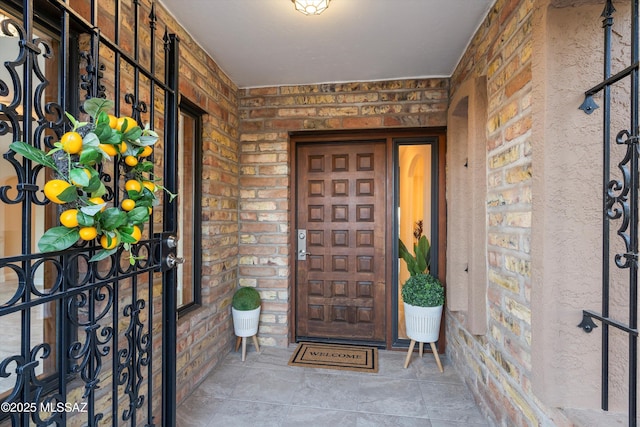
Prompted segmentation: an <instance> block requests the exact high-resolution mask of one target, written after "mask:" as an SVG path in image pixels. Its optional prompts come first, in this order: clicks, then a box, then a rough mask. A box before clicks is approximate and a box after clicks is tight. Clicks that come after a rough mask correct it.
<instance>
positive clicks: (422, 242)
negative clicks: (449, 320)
mask: <svg viewBox="0 0 640 427" xmlns="http://www.w3.org/2000/svg"><path fill="white" fill-rule="evenodd" d="M414 253H415V255H412V254H411V253H409V251H408V250H407V248H406V246H405V245H404V244H403V243H402V241H401V240H399V254H400V257H401V258H402V259H404V260H405V262H406V263H407V268H408V270H409V274H410V275H411V276H410V277H409V279H407V281H406V282H405V283H404V284H403V285H402V291H401V293H402V301H403V303H404V318H405V327H406V332H407V336H408V337H409V338H410V339H411V344H410V345H409V352H408V354H407V358H406V359H405V363H404V367H405V368H406V367H407V366H409V361H410V360H411V354H412V353H413V348H414V346H415V344H416V341H417V342H419V343H420V344H419V347H420V356H422V346H423V343H425V342H427V343H429V344H430V346H431V350H432V351H433V355H434V357H435V359H436V363H437V364H438V368H439V369H440V372H443V369H442V364H441V363H440V357H439V356H438V351H437V349H436V346H435V342H436V341H438V335H439V332H440V321H441V319H442V308H443V306H444V287H443V286H442V283H441V282H440V280H438V278H437V277H435V276H433V275H431V274H429V273H428V272H427V271H428V270H429V265H430V263H429V258H430V253H431V248H430V246H429V240H428V239H427V238H426V236H422V237H420V239H419V240H418V242H417V243H416V244H415V245H414Z"/></svg>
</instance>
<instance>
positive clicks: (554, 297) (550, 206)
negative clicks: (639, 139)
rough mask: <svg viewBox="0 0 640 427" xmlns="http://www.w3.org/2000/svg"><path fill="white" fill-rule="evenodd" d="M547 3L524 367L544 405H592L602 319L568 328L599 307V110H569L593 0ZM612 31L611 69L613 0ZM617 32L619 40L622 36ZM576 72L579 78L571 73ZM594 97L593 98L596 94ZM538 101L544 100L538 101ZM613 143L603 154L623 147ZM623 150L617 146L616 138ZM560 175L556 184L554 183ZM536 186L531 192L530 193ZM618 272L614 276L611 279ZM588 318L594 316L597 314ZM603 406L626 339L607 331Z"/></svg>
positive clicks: (619, 300) (590, 54)
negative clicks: (529, 364)
mask: <svg viewBox="0 0 640 427" xmlns="http://www.w3.org/2000/svg"><path fill="white" fill-rule="evenodd" d="M556 6H560V7H554V6H551V7H549V8H548V9H547V10H546V16H545V17H543V18H542V23H543V25H541V26H540V27H539V32H536V41H537V40H541V43H543V44H544V46H546V48H547V50H546V55H545V56H544V57H540V60H539V62H538V61H536V62H535V67H534V70H536V71H535V73H534V79H537V78H539V79H540V82H541V85H543V86H544V87H545V88H546V90H545V91H544V92H542V91H541V93H540V94H539V95H538V94H537V95H536V98H535V99H536V100H537V99H540V100H541V102H540V103H537V102H536V103H535V105H536V106H537V108H536V110H535V112H534V123H538V122H539V123H540V126H536V127H535V129H536V132H535V139H536V140H538V138H539V140H540V141H541V144H537V145H535V146H534V164H535V165H539V169H540V170H541V173H540V174H535V175H534V176H535V179H534V222H533V226H534V228H535V229H536V230H539V233H536V234H535V237H534V242H533V244H532V249H533V257H534V259H535V260H536V261H535V262H534V265H533V273H534V276H533V288H534V292H533V313H534V318H533V319H534V329H533V332H534V333H533V340H532V344H533V345H534V348H535V349H537V350H539V351H536V352H534V353H533V368H534V370H535V371H536V372H538V371H540V372H544V374H543V375H540V376H539V377H537V378H536V380H535V381H534V382H533V385H534V391H535V392H536V393H537V394H538V395H540V396H543V397H544V400H545V401H546V402H548V403H549V404H550V405H554V406H559V407H564V408H590V409H593V408H598V407H599V406H600V359H601V358H600V348H601V331H602V328H601V327H600V328H598V329H596V330H595V331H594V332H593V333H591V334H586V333H584V332H582V330H580V329H577V328H576V324H577V323H579V322H580V320H581V319H582V314H581V312H582V310H583V309H590V310H593V311H596V312H601V294H602V291H601V277H602V273H601V271H602V255H601V253H602V252H601V247H602V236H601V234H602V231H601V230H602V188H603V183H602V152H603V150H602V109H598V110H596V111H595V112H594V113H593V114H592V115H587V114H585V113H583V112H582V111H580V110H577V109H576V106H579V105H580V104H581V103H582V101H583V99H584V95H583V93H584V91H585V90H586V89H589V88H590V87H592V86H594V85H595V84H596V83H599V82H600V81H601V80H602V73H603V71H602V62H603V53H602V52H603V41H602V34H603V32H602V18H601V17H600V13H601V12H602V9H603V5H602V4H595V5H590V4H585V5H581V6H579V7H562V6H564V5H562V4H560V5H556ZM616 8H617V9H618V10H617V12H616V13H615V15H614V17H615V18H616V19H615V25H614V37H613V52H614V56H615V57H614V60H613V68H614V69H613V72H616V71H620V70H621V69H622V68H623V67H624V66H626V65H625V64H628V63H629V59H628V58H629V49H628V46H627V44H628V40H629V39H628V28H629V21H628V19H626V18H625V17H628V16H629V8H628V5H627V4H626V2H622V3H616ZM625 39H626V41H625ZM576 76H580V78H576ZM612 97H613V109H612V121H613V123H614V126H613V135H614V137H615V134H616V133H617V131H618V130H620V129H623V128H625V127H626V126H628V125H627V124H626V123H625V121H626V118H627V117H628V112H627V111H626V108H627V107H628V105H627V104H628V102H627V99H628V79H627V82H626V83H625V84H620V85H618V86H617V88H616V89H614V90H613V91H612ZM596 102H598V103H599V104H602V97H601V95H599V96H597V97H596ZM542 106H544V107H545V108H542ZM610 145H611V146H613V147H614V153H613V156H612V157H613V160H612V162H611V166H612V168H613V169H612V170H613V171H614V176H617V177H618V178H619V177H620V174H619V173H617V172H616V171H617V167H616V164H617V162H618V161H620V160H622V158H623V156H624V153H623V152H622V150H620V149H616V148H615V145H616V144H614V143H613V141H611V144H610ZM625 149H626V147H625ZM559 183H561V185H559ZM537 194H540V195H541V196H540V197H539V198H536V197H535V196H536V195H537ZM619 225H620V222H619V221H618V222H616V221H612V232H611V233H610V236H611V237H610V238H611V241H612V243H613V245H612V249H613V252H614V253H615V252H623V249H622V246H621V242H622V241H621V239H620V237H617V236H616V235H615V232H616V231H617V227H618V226H619ZM610 268H611V269H612V272H613V274H614V276H613V277H614V279H615V280H613V281H612V283H613V288H612V293H611V295H612V306H611V307H612V314H613V315H614V316H615V317H616V318H618V319H619V320H621V321H625V320H626V319H627V318H628V314H627V311H628V308H627V303H626V302H625V299H626V297H627V294H626V292H625V291H624V288H625V286H624V283H625V282H626V278H625V274H626V271H624V272H623V271H620V270H619V269H617V268H616V267H615V266H614V263H613V262H611V263H610ZM617 279H619V280H617ZM597 323H598V322H597ZM611 337H612V341H611V344H610V345H611V352H610V362H611V363H610V365H609V369H610V372H611V374H612V375H611V378H610V379H611V384H610V394H609V397H610V399H611V400H610V409H611V410H612V411H618V410H623V411H625V410H626V398H627V394H626V393H627V387H626V381H625V376H626V366H627V364H628V359H627V351H628V350H627V344H626V342H625V336H624V335H623V334H621V333H618V332H616V331H613V330H612V331H611Z"/></svg>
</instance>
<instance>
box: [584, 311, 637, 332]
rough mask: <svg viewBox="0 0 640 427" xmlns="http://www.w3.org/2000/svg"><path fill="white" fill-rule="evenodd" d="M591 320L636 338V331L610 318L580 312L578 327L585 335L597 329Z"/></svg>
mask: <svg viewBox="0 0 640 427" xmlns="http://www.w3.org/2000/svg"><path fill="white" fill-rule="evenodd" d="M593 319H596V320H599V321H601V322H602V323H605V324H607V325H609V326H613V327H614V328H617V329H620V330H621V331H625V332H627V333H628V334H631V335H634V336H636V337H637V336H638V329H633V328H630V327H629V326H627V325H625V324H623V323H621V322H618V321H617V320H615V319H612V318H611V317H605V316H602V315H600V314H598V313H595V312H593V311H591V310H582V322H580V324H579V325H578V327H579V328H582V329H583V330H584V331H585V332H586V333H590V332H591V331H593V329H594V328H597V327H598V325H596V324H595V322H594V321H593Z"/></svg>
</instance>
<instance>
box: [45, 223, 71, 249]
mask: <svg viewBox="0 0 640 427" xmlns="http://www.w3.org/2000/svg"><path fill="white" fill-rule="evenodd" d="M79 238H80V233H79V231H78V228H77V227H76V228H67V227H63V226H60V227H53V228H50V229H48V230H47V231H46V232H45V233H44V234H43V235H42V237H41V238H40V241H38V248H39V249H40V251H41V252H53V251H61V250H64V249H67V248H70V247H71V246H73V244H74V243H75V242H77V241H78V239H79Z"/></svg>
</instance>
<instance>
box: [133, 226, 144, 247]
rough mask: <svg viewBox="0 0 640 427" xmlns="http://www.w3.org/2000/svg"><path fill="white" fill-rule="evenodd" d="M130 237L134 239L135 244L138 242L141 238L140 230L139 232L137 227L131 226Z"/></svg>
mask: <svg viewBox="0 0 640 427" xmlns="http://www.w3.org/2000/svg"><path fill="white" fill-rule="evenodd" d="M131 237H133V238H134V239H136V243H138V242H139V241H140V239H141V238H142V230H140V227H138V226H137V225H134V226H133V231H132V232H131Z"/></svg>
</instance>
